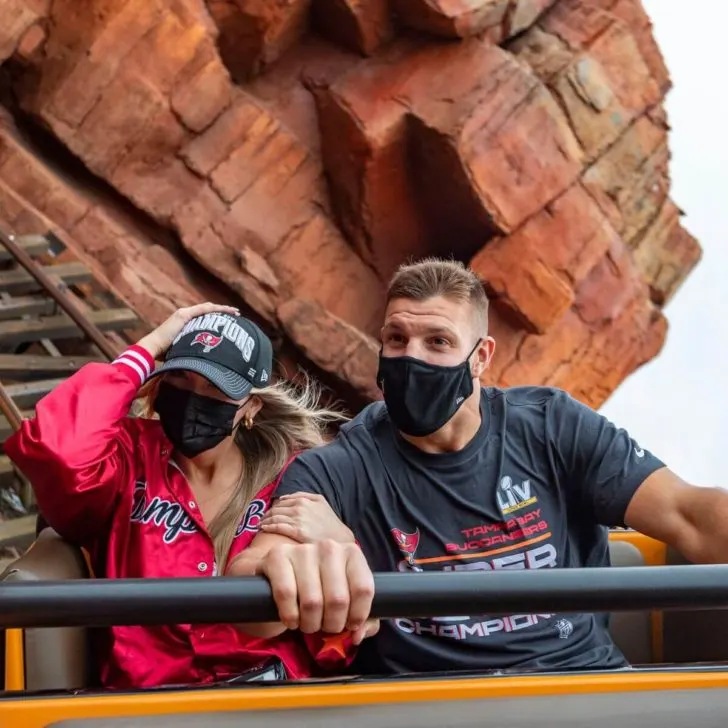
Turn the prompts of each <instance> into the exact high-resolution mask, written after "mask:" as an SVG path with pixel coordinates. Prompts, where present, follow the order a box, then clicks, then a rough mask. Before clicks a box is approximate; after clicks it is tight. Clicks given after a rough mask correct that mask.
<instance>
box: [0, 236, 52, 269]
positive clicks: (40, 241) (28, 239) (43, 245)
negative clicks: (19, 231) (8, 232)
mask: <svg viewBox="0 0 728 728" xmlns="http://www.w3.org/2000/svg"><path fill="white" fill-rule="evenodd" d="M15 242H16V243H17V244H18V245H19V246H20V247H21V248H22V249H23V250H24V251H25V252H26V253H27V254H28V255H31V256H36V255H43V254H44V253H47V252H48V250H49V249H50V247H51V244H50V242H49V241H48V239H47V238H46V237H45V235H17V236H16V237H15ZM8 260H14V258H13V256H12V255H11V254H10V251H9V250H8V249H7V248H6V247H5V246H3V245H0V262H3V263H4V262H5V261H8Z"/></svg>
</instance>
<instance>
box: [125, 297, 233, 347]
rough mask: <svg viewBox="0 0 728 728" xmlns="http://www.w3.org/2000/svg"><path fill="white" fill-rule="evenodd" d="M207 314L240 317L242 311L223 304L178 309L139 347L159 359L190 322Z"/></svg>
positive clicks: (201, 304) (141, 341)
mask: <svg viewBox="0 0 728 728" xmlns="http://www.w3.org/2000/svg"><path fill="white" fill-rule="evenodd" d="M207 313H229V314H232V315H233V316H240V310H239V309H237V308H236V307H235V306H225V305H223V304H221V303H209V302H207V303H198V304H197V305H195V306H186V307H185V308H178V309H177V310H176V311H175V312H174V313H173V314H172V315H171V316H170V317H169V318H168V319H167V320H166V321H165V322H164V323H162V324H160V325H159V326H157V328H156V329H154V331H151V332H150V333H148V334H147V335H146V336H144V337H143V338H142V339H140V340H139V341H138V342H137V346H141V347H143V348H144V349H146V350H147V351H148V352H149V353H150V354H151V355H152V356H153V357H154V358H155V359H157V358H158V357H160V356H161V355H162V354H164V352H165V351H167V349H169V347H170V346H171V345H172V342H173V341H174V339H175V337H176V336H177V334H179V332H180V331H182V329H183V328H184V326H185V325H186V324H187V323H188V322H189V321H192V319H193V318H197V317H198V316H204V315H205V314H207Z"/></svg>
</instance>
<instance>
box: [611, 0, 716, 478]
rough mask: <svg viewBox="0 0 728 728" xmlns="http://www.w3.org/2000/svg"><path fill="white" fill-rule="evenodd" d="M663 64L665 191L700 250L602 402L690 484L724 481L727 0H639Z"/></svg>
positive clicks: (615, 420) (634, 435)
mask: <svg viewBox="0 0 728 728" xmlns="http://www.w3.org/2000/svg"><path fill="white" fill-rule="evenodd" d="M642 2H643V5H644V7H645V9H646V10H647V12H648V13H649V15H650V17H651V18H652V22H653V23H654V33H655V36H656V38H657V42H658V43H659V45H660V48H661V50H662V53H663V55H664V57H665V61H666V63H667V66H668V68H669V70H670V75H671V77H672V81H673V89H672V91H670V93H669V95H668V97H667V113H668V117H669V122H670V126H671V128H672V131H671V135H670V149H671V152H672V162H671V175H672V198H673V199H674V200H675V203H676V204H677V205H678V207H680V208H681V209H682V210H684V211H685V213H686V214H685V217H684V218H683V224H684V225H685V227H686V228H687V229H688V230H689V231H690V232H691V233H692V234H693V235H695V237H697V239H698V240H699V241H700V244H701V246H702V248H703V260H702V261H701V263H700V264H699V265H698V266H697V267H696V269H695V270H694V271H693V273H692V274H691V275H690V276H689V278H688V279H687V281H686V282H685V283H684V285H683V286H682V288H681V289H680V290H679V291H678V292H677V294H676V295H675V297H674V299H673V300H672V301H671V302H670V304H669V305H668V306H667V307H666V309H665V313H666V316H667V318H668V321H669V330H668V335H667V342H666V344H665V346H664V348H663V350H662V353H661V354H660V355H659V356H658V357H657V358H656V359H655V360H654V361H652V362H651V363H650V364H647V365H646V366H644V367H642V368H641V369H639V370H638V371H637V372H635V373H634V374H633V375H632V376H631V377H629V378H628V379H627V380H626V381H625V382H624V383H623V384H622V386H621V387H620V388H619V389H618V390H617V391H616V392H615V393H614V394H613V395H612V397H611V398H610V399H609V400H608V401H607V403H606V404H605V405H604V406H603V407H602V409H601V412H602V413H603V414H604V415H606V416H607V417H609V418H610V419H611V420H612V421H613V422H615V423H616V424H617V425H619V426H621V427H624V428H626V429H627V430H629V432H630V434H631V435H632V436H633V437H634V438H635V439H637V440H638V441H639V442H640V444H641V445H642V446H643V447H646V448H648V449H650V450H652V451H653V452H654V453H655V455H657V456H658V457H660V458H662V459H663V460H664V461H665V462H666V463H667V465H668V466H669V467H670V468H672V470H674V471H675V472H676V473H677V474H678V475H680V476H681V477H683V478H685V479H686V480H688V481H690V482H692V483H695V484H696V485H722V486H724V487H727V488H728V472H727V471H726V470H727V469H726V468H724V467H723V457H722V456H723V454H725V453H728V375H726V373H725V359H726V358H728V327H727V326H726V313H728V245H727V243H728V240H727V239H726V238H727V234H728V184H727V182H728V171H727V170H728V93H726V91H725V88H726V85H725V62H724V59H725V56H724V55H723V53H724V51H725V50H726V43H727V41H726V36H725V27H726V23H728V2H726V0H690V2H689V3H688V6H689V9H686V4H685V2H684V0H642Z"/></svg>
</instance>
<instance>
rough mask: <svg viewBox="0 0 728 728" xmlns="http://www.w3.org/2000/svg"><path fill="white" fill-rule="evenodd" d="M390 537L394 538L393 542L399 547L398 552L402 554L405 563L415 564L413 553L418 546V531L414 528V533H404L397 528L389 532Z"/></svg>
mask: <svg viewBox="0 0 728 728" xmlns="http://www.w3.org/2000/svg"><path fill="white" fill-rule="evenodd" d="M391 534H392V536H394V540H395V541H396V543H397V546H398V547H399V550H400V551H401V552H402V555H403V556H404V557H405V559H407V563H408V564H410V566H411V565H412V564H414V562H415V553H416V551H417V547H418V546H419V545H420V529H419V528H416V529H415V532H414V533H405V532H404V531H400V530H399V529H398V528H393V529H392V530H391Z"/></svg>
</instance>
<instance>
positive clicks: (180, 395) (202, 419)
mask: <svg viewBox="0 0 728 728" xmlns="http://www.w3.org/2000/svg"><path fill="white" fill-rule="evenodd" d="M240 407H241V405H239V404H236V403H231V402H221V401H220V400H219V399H215V398H214V397H204V396H203V395H201V394H196V393H195V392H190V391H189V390H186V389H180V388H179V387H175V386H173V385H172V384H169V383H168V382H162V383H161V384H160V385H159V393H158V394H157V398H156V400H155V402H154V410H155V411H156V412H157V414H158V415H159V421H160V422H161V424H162V429H163V430H164V434H165V435H166V436H167V438H168V439H169V441H170V442H171V443H172V446H173V447H174V449H175V450H177V451H178V452H179V453H181V454H182V455H184V456H185V457H187V458H193V457H195V456H196V455H199V454H200V453H203V452H205V451H206V450H211V449H212V448H213V447H216V446H217V445H219V444H220V443H221V442H222V441H223V440H224V439H225V438H226V437H229V436H230V435H232V433H233V429H234V425H233V423H234V421H235V415H236V414H237V412H238V409H240Z"/></svg>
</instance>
